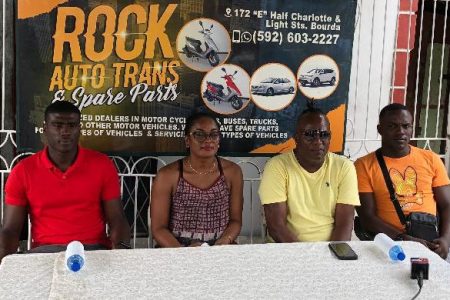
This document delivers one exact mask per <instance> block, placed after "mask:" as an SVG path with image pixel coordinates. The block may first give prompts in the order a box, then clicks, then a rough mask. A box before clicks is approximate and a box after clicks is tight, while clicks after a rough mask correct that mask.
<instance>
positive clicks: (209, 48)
mask: <svg viewBox="0 0 450 300" xmlns="http://www.w3.org/2000/svg"><path fill="white" fill-rule="evenodd" d="M198 23H199V24H200V26H201V27H202V30H200V31H199V33H201V34H202V35H203V38H204V43H203V45H202V42H201V41H199V40H197V39H194V38H191V37H188V36H186V45H185V46H184V48H183V52H184V54H185V55H186V56H187V57H188V58H191V57H197V58H202V59H207V60H208V62H209V64H210V65H211V66H213V67H215V66H217V65H218V64H219V55H218V54H217V53H218V52H219V48H218V47H217V45H216V43H215V42H214V40H213V39H212V37H211V35H212V31H211V30H212V28H213V26H214V25H213V24H211V26H210V27H209V28H204V27H203V22H202V21H198ZM202 46H203V49H202Z"/></svg>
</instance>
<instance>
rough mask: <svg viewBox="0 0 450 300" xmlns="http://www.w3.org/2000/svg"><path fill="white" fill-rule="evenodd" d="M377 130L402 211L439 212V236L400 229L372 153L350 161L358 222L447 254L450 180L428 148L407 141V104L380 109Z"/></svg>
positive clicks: (409, 126) (409, 122)
mask: <svg viewBox="0 0 450 300" xmlns="http://www.w3.org/2000/svg"><path fill="white" fill-rule="evenodd" d="M377 129H378V133H379V134H380V135H381V152H382V154H383V158H384V161H385V162H386V166H387V169H388V172H389V176H390V178H391V180H392V183H393V185H394V190H395V194H396V196H397V199H398V201H399V203H400V206H401V208H402V211H403V213H404V214H405V215H409V214H410V213H411V212H426V213H430V214H433V215H436V212H437V213H438V215H439V235H440V236H439V238H437V239H434V240H433V241H431V242H428V241H425V240H422V239H418V238H414V237H412V236H409V235H407V234H405V233H404V232H405V229H404V227H403V226H402V224H401V223H400V219H399V217H398V214H397V212H396V211H395V207H394V204H393V203H392V201H391V199H390V196H389V191H388V189H387V187H386V183H385V180H384V177H383V174H382V171H381V169H380V166H379V163H378V161H377V158H376V155H375V152H372V153H369V154H368V155H366V156H364V157H361V158H359V159H358V160H357V161H356V162H355V167H356V172H357V175H358V189H359V197H360V200H361V206H360V207H359V208H357V211H358V215H359V216H360V219H361V222H362V225H363V227H364V228H365V229H367V230H368V231H370V232H373V233H378V232H384V233H385V234H387V235H388V236H390V237H391V238H393V239H397V240H412V241H417V242H420V243H422V244H424V245H426V246H428V247H429V248H430V249H431V250H433V251H434V252H436V253H437V254H439V255H440V256H441V257H442V258H444V259H445V258H446V257H447V254H448V250H449V244H450V180H449V178H448V175H447V170H446V169H445V167H444V165H443V163H442V161H441V160H440V158H439V157H438V156H437V155H436V154H435V153H433V152H432V151H429V150H423V149H420V148H416V147H414V146H411V145H409V140H410V138H411V136H412V116H411V114H410V113H409V111H408V110H407V108H406V106H404V105H401V104H397V103H394V104H390V105H388V106H386V107H384V108H383V109H382V110H381V112H380V117H379V124H378V126H377Z"/></svg>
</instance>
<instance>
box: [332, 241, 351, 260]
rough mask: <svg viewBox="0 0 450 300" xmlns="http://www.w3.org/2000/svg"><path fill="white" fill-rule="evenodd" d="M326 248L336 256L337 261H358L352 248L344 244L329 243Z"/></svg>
mask: <svg viewBox="0 0 450 300" xmlns="http://www.w3.org/2000/svg"><path fill="white" fill-rule="evenodd" d="M328 247H329V248H330V249H331V251H332V252H333V253H334V255H336V257H337V258H338V259H342V260H355V259H358V255H357V254H356V253H355V251H353V249H352V247H350V245H349V244H347V243H345V242H331V243H329V244H328Z"/></svg>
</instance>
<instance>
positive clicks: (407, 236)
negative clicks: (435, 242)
mask: <svg viewBox="0 0 450 300" xmlns="http://www.w3.org/2000/svg"><path fill="white" fill-rule="evenodd" d="M402 238H403V240H404V241H413V242H418V243H421V244H422V245H424V246H425V247H428V248H430V242H428V241H426V240H423V239H419V238H416V237H413V236H410V235H407V234H403V235H402Z"/></svg>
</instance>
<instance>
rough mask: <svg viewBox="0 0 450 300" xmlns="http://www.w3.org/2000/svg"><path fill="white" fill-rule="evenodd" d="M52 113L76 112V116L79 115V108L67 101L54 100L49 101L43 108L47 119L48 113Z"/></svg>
mask: <svg viewBox="0 0 450 300" xmlns="http://www.w3.org/2000/svg"><path fill="white" fill-rule="evenodd" d="M53 113H63V114H72V113H74V114H77V115H78V116H81V113H80V110H79V109H78V108H77V107H76V106H75V105H73V104H72V103H71V102H69V101H55V102H53V103H51V104H50V105H49V106H47V108H46V109H45V113H44V118H45V120H47V118H48V115H49V114H53Z"/></svg>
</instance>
